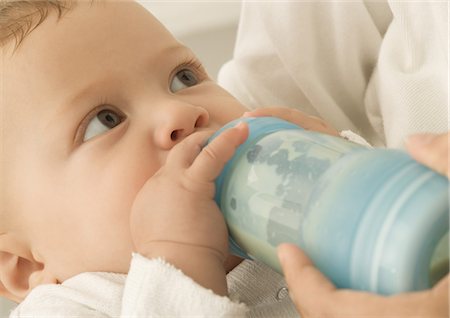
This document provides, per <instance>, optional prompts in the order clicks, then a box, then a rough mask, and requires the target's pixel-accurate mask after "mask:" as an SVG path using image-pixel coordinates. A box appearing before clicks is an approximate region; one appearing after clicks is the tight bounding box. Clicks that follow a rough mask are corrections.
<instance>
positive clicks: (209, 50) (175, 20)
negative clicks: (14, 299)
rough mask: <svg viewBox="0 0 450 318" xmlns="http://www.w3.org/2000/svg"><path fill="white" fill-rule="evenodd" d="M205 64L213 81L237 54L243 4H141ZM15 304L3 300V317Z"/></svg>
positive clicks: (0, 302) (184, 2)
mask: <svg viewBox="0 0 450 318" xmlns="http://www.w3.org/2000/svg"><path fill="white" fill-rule="evenodd" d="M140 2H141V3H142V4H143V5H144V6H145V7H146V8H148V9H149V10H150V11H151V12H152V13H153V14H154V15H155V16H156V17H157V18H158V19H159V20H160V21H161V22H162V23H163V24H164V25H166V27H167V28H168V29H169V30H170V31H171V32H172V33H173V34H174V35H175V37H177V38H178V39H179V40H180V41H181V42H183V43H184V44H186V45H187V46H189V47H190V48H191V49H192V50H193V51H194V52H195V53H196V54H197V56H198V57H199V58H200V60H201V61H202V62H203V64H204V66H205V67H206V69H207V70H208V72H209V74H210V76H211V77H212V78H216V76H217V72H218V70H219V68H220V65H222V64H223V63H224V62H225V61H227V60H228V59H229V58H230V57H231V55H232V50H233V44H234V40H235V34H236V28H237V23H238V19H239V12H240V1H211V0H210V1H195V2H194V1H140ZM12 306H13V303H11V302H9V301H6V300H5V299H2V298H1V297H0V317H2V318H3V317H7V316H8V312H9V311H10V309H11V308H12Z"/></svg>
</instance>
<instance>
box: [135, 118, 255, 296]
mask: <svg viewBox="0 0 450 318" xmlns="http://www.w3.org/2000/svg"><path fill="white" fill-rule="evenodd" d="M210 135H211V132H198V133H194V134H192V135H190V136H188V137H186V139H184V140H183V141H182V142H180V143H179V144H177V145H176V146H175V147H174V148H173V149H172V150H171V152H170V154H169V156H168V157H167V161H166V163H165V165H164V166H163V167H161V169H159V170H158V171H157V172H156V173H155V174H154V175H153V176H152V177H151V178H150V179H149V180H148V181H147V182H146V183H145V184H144V186H143V187H142V189H141V190H140V192H139V193H138V195H137V196H136V199H135V201H134V204H133V207H132V212H131V216H130V226H131V235H132V238H133V241H134V245H135V248H136V251H137V252H138V253H140V254H142V255H144V256H146V257H147V258H154V257H163V258H165V259H166V260H167V261H168V262H170V263H172V264H173V265H174V266H176V267H178V268H179V269H181V270H182V271H183V272H184V273H185V274H186V275H188V276H190V277H191V278H193V279H194V280H195V281H197V283H199V284H201V285H203V286H204V287H207V288H211V289H213V290H214V291H215V292H216V293H218V294H226V282H225V271H224V267H223V263H224V261H225V260H226V258H227V256H228V232H227V228H226V225H225V221H224V219H223V216H222V214H221V212H220V210H219V208H218V206H217V205H216V203H215V201H214V194H215V187H214V180H215V179H216V177H217V176H218V175H219V174H220V172H221V170H222V168H223V166H224V165H225V163H226V162H227V161H228V160H229V159H230V158H231V157H232V156H233V154H234V152H235V149H236V148H237V147H238V146H239V145H240V144H242V143H243V142H244V141H245V140H246V138H247V136H248V126H247V125H246V124H245V123H242V124H240V125H238V126H236V127H234V128H231V129H228V130H226V131H225V132H223V133H222V134H220V135H219V136H218V137H217V138H215V139H214V140H213V141H212V142H211V143H210V144H208V145H207V146H206V147H204V148H203V149H202V147H203V145H204V142H205V140H206V138H207V137H209V136H210Z"/></svg>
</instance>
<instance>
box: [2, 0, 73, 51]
mask: <svg viewBox="0 0 450 318" xmlns="http://www.w3.org/2000/svg"><path fill="white" fill-rule="evenodd" d="M74 4H75V1H73V0H0V47H3V46H5V45H6V44H7V43H9V42H10V41H12V40H15V46H14V49H17V48H18V47H19V46H20V44H21V43H22V41H23V40H24V39H25V37H26V36H27V35H28V34H30V33H31V32H32V31H33V30H34V29H35V28H36V27H38V26H39V25H40V24H41V23H42V22H44V20H45V19H46V18H47V16H48V14H49V12H50V11H51V10H54V11H56V12H57V14H58V19H59V18H61V16H62V15H63V14H64V13H65V12H66V11H68V10H70V9H71V8H72V7H73V6H74Z"/></svg>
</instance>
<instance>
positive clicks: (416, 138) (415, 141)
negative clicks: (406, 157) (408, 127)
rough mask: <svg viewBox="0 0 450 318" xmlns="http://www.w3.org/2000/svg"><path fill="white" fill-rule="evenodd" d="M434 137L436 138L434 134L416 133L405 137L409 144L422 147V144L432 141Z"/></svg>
mask: <svg viewBox="0 0 450 318" xmlns="http://www.w3.org/2000/svg"><path fill="white" fill-rule="evenodd" d="M434 138H436V136H435V135H433V134H416V135H412V136H409V137H408V138H407V139H406V142H407V143H408V145H410V146H411V145H414V146H419V147H423V146H426V145H427V144H429V143H430V142H431V141H433V140H434Z"/></svg>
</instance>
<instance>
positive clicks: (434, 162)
mask: <svg viewBox="0 0 450 318" xmlns="http://www.w3.org/2000/svg"><path fill="white" fill-rule="evenodd" d="M449 137H450V132H448V133H444V134H417V135H413V136H410V137H409V138H408V139H407V140H406V149H407V150H408V152H409V153H410V154H411V156H412V157H413V158H414V159H416V160H417V161H419V162H421V163H423V164H424V165H426V166H428V167H430V168H431V169H433V170H436V171H437V172H439V173H441V174H443V175H445V176H447V177H448V178H450V171H449V164H450V163H449V157H448V151H449Z"/></svg>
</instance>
